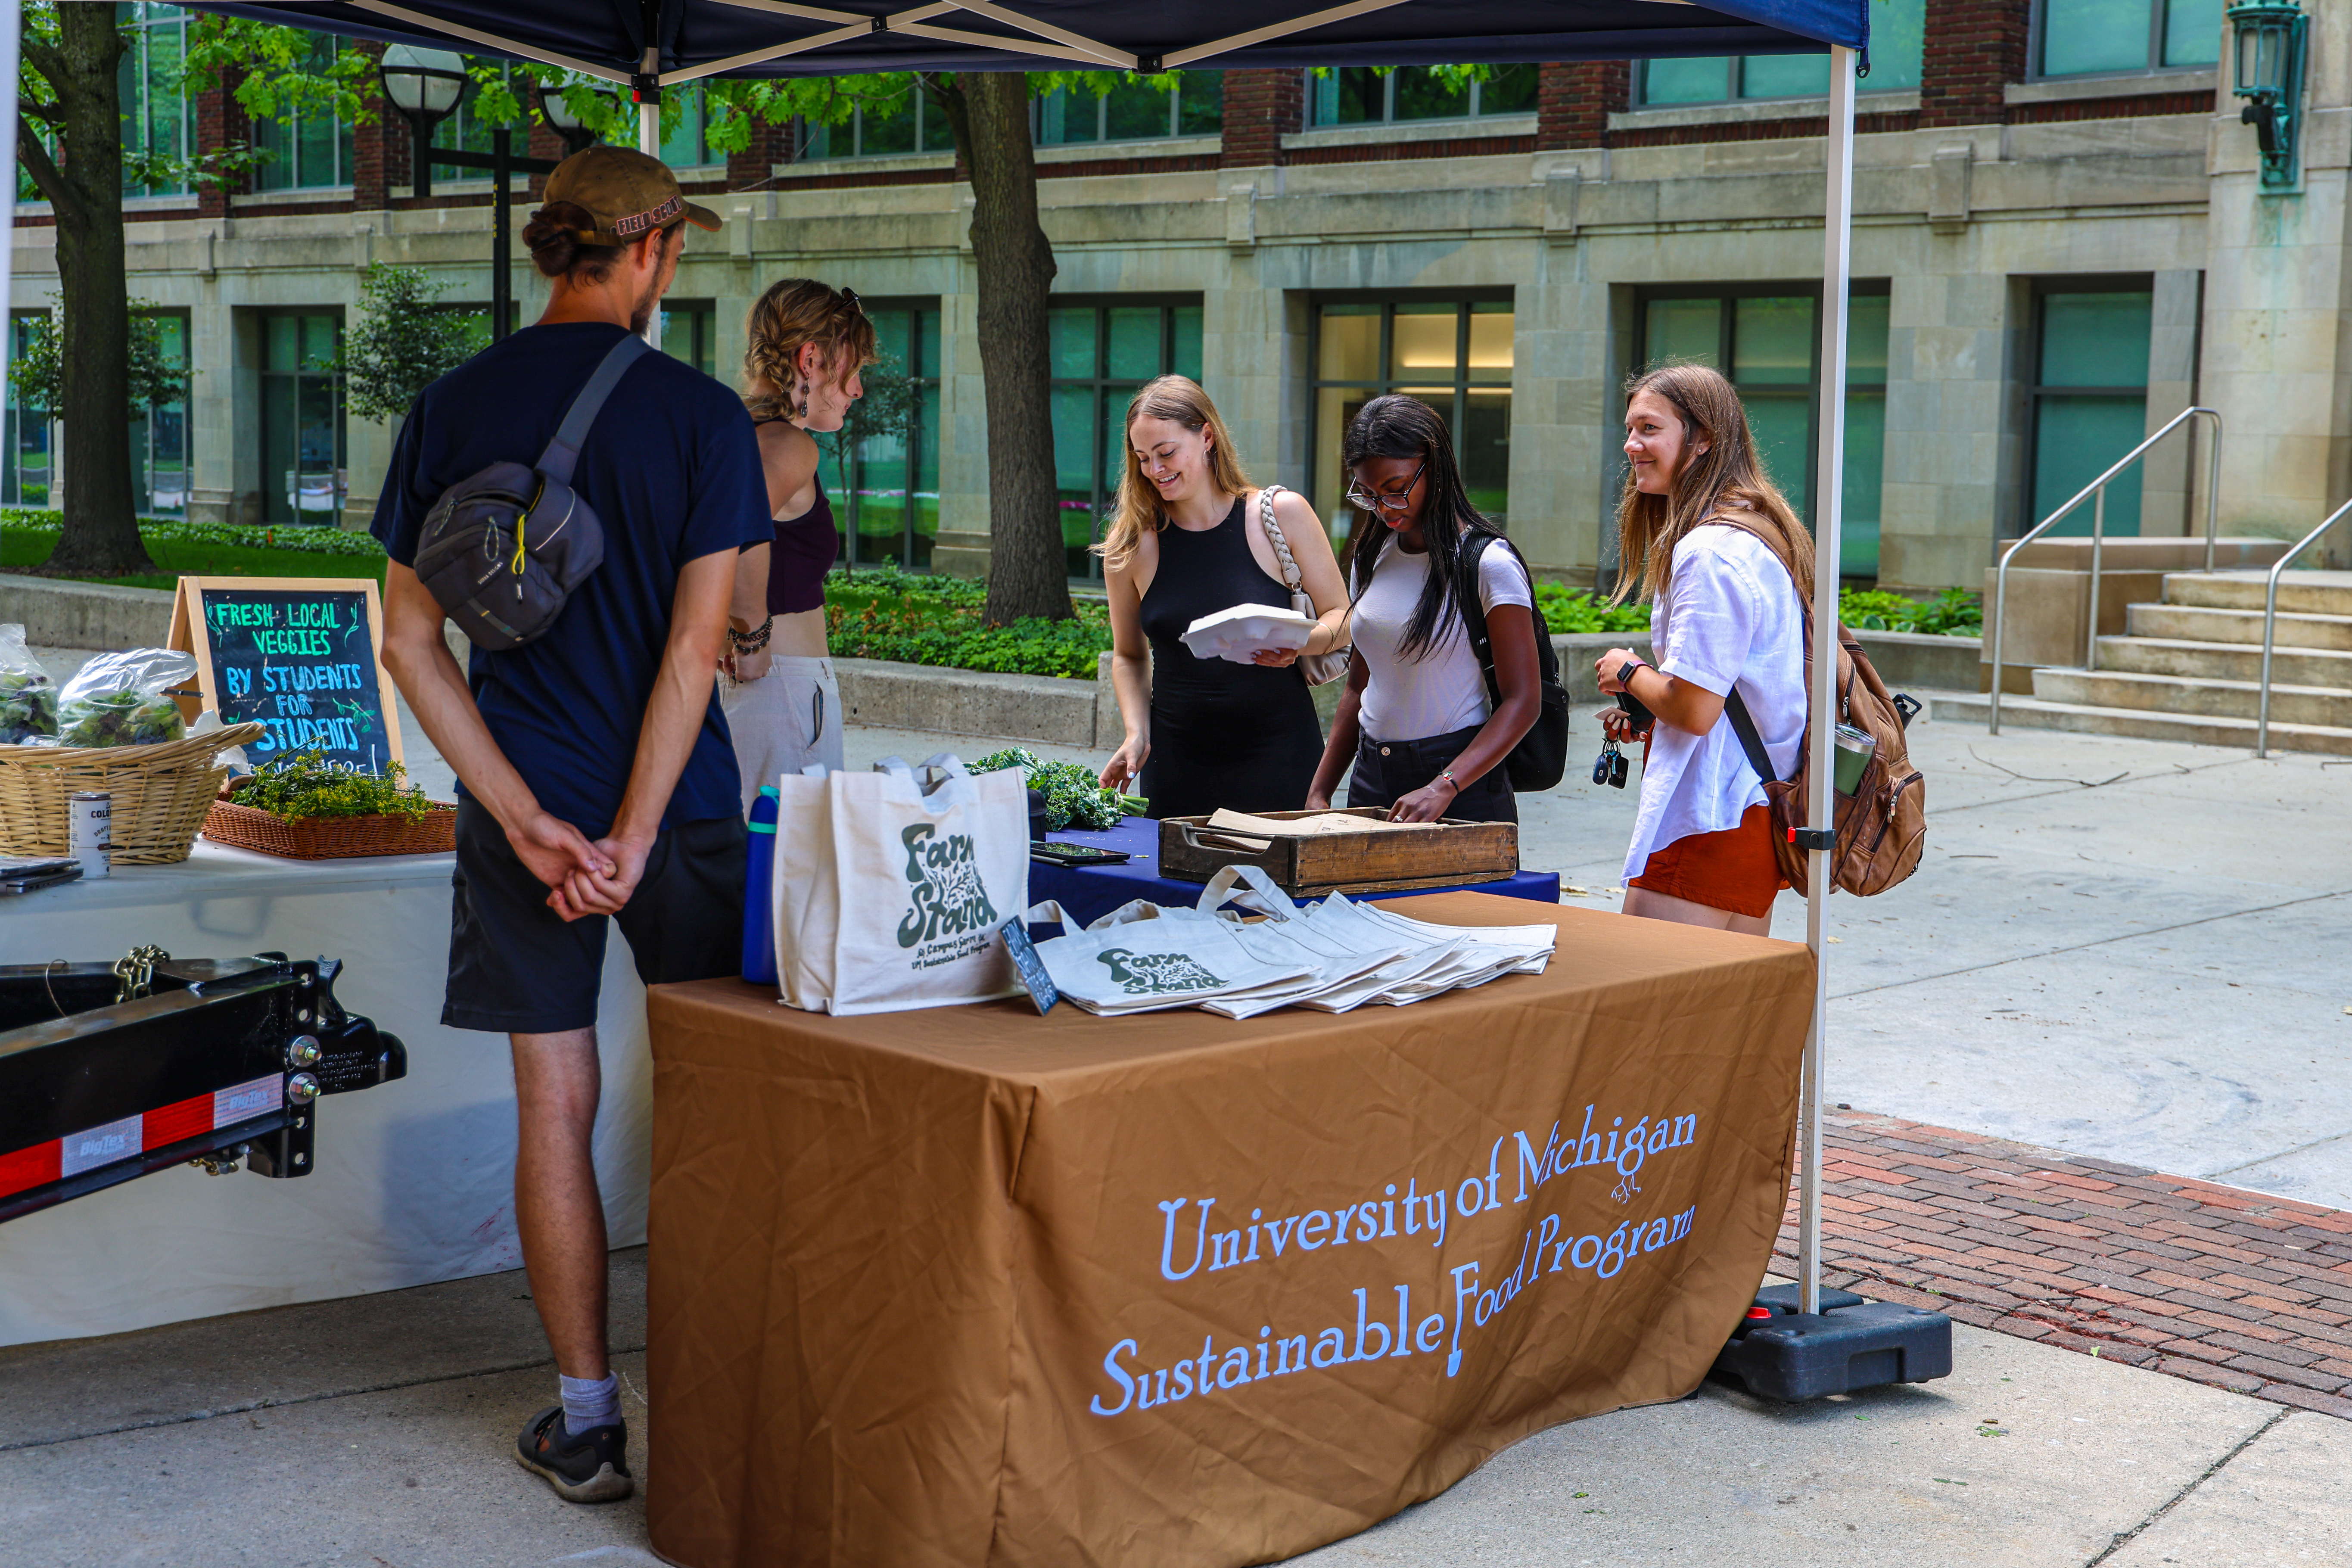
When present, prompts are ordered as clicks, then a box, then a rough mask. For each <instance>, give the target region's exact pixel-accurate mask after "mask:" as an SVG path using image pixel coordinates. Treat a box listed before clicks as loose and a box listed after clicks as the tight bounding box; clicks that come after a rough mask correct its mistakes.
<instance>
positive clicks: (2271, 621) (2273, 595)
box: [2254, 500, 2352, 757]
mask: <svg viewBox="0 0 2352 1568" xmlns="http://www.w3.org/2000/svg"><path fill="white" fill-rule="evenodd" d="M2347 512H2352V500H2347V501H2346V502H2345V503H2344V504H2343V505H2342V506H2339V507H2337V508H2336V510H2334V511H2331V512H2329V513H2328V514H2327V521H2325V522H2323V523H2321V524H2320V525H2319V526H2318V527H2317V528H2315V529H2313V530H2312V531H2310V532H2309V533H2306V534H2305V535H2304V536H2303V537H2302V538H2301V539H2299V540H2297V541H2296V542H2295V544H2294V549H2292V550H2290V551H2288V552H2286V553H2285V554H2284V555H2282V556H2280V557H2279V558H2278V559H2277V560H2276V561H2274V562H2273V563H2271V575H2270V583H2269V585H2268V586H2267V587H2266V588H2264V590H2263V691H2262V697H2261V699H2260V706H2258V707H2257V708H2256V709H2255V710H2254V711H2255V718H2254V755H2255V756H2257V757H2267V756H2269V755H2270V754H2271V647H2272V643H2273V639H2274V638H2275V637H2277V636H2278V585H2279V574H2280V573H2282V572H2284V571H2285V570H2286V569H2287V563H2289V562H2291V561H2293V560H2294V558H2295V557H2296V556H2298V555H2300V554H2302V553H2303V552H2305V551H2306V550H2308V549H2310V548H2311V547H2312V545H2313V544H2314V543H2315V542H2317V541H2318V538H2319V536H2320V535H2321V534H2323V533H2326V531H2328V530H2329V529H2331V528H2333V527H2335V526H2336V523H2337V521H2340V520H2341V519H2342V518H2343V517H2344V515H2345V514H2346V513H2347Z"/></svg>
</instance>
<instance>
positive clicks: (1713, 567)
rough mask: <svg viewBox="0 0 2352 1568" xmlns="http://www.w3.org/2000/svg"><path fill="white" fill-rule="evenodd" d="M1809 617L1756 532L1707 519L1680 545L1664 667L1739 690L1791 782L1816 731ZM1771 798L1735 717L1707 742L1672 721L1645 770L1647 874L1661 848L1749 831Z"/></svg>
mask: <svg viewBox="0 0 2352 1568" xmlns="http://www.w3.org/2000/svg"><path fill="white" fill-rule="evenodd" d="M1804 635H1805V634H1804V611H1803V608H1802V606H1801V605H1799V604H1798V602H1797V588H1796V584H1794V583H1792V582H1790V580H1789V572H1788V569H1787V568H1786V567H1784V566H1782V565H1781V564H1780V557H1779V556H1777V555H1775V554H1773V553H1772V547H1771V546H1770V545H1769V544H1766V543H1765V542H1763V541H1762V540H1760V539H1759V538H1757V537H1756V536H1755V535H1754V534H1752V533H1749V532H1748V531H1746V530H1745V529H1738V528H1727V527H1725V526H1724V525H1723V524H1721V523H1707V524H1705V525H1703V526H1701V527H1698V528H1694V529H1692V530H1691V531H1690V532H1688V533H1686V534H1685V535H1684V536H1683V541H1682V542H1681V543H1680V544H1678V545H1677V546H1675V563H1674V577H1673V580H1672V582H1671V583H1669V584H1668V585H1667V588H1666V592H1665V593H1664V594H1663V595H1660V596H1659V598H1658V599H1657V600H1656V602H1655V604H1654V607H1653V609H1652V613H1651V616H1650V646H1651V648H1652V649H1653V650H1654V654H1655V659H1654V662H1655V663H1656V665H1657V667H1658V668H1659V669H1661V670H1662V671H1664V673H1666V674H1668V675H1671V676H1673V677H1674V678H1675V679H1677V680H1687V681H1689V682H1691V684H1693V685H1694V686H1700V687H1704V688H1706V689H1707V690H1709V691H1712V692H1714V693H1715V694H1716V695H1717V696H1718V697H1727V696H1729V695H1730V693H1731V689H1732V686H1733V683H1734V682H1737V683H1738V689H1739V695H1740V699H1741V700H1743V701H1744V702H1746V703H1747V705H1748V717H1750V718H1751V719H1753V720H1755V721H1756V732H1757V733H1758V734H1759V735H1760V736H1761V737H1763V741H1764V750H1765V753H1766V754H1767V755H1768V756H1769V757H1770V758H1771V761H1772V765H1773V767H1774V769H1775V770H1776V771H1777V772H1778V773H1780V776H1781V777H1782V778H1787V777H1788V776H1789V774H1790V773H1791V772H1793V771H1794V770H1795V768H1796V765H1797V748H1798V746H1799V745H1800V744H1801V742H1802V741H1803V740H1804V735H1805V642H1804ZM1763 798H1764V781H1763V780H1762V779H1759V778H1758V777H1757V776H1756V770H1755V768H1754V767H1752V766H1750V765H1749V763H1748V754H1747V752H1744V751H1742V750H1741V749H1740V745H1739V737H1738V734H1736V733H1735V732H1734V731H1733V730H1732V728H1731V719H1730V716H1729V715H1728V714H1726V715H1725V716H1723V717H1722V718H1719V719H1717V721H1715V728H1713V729H1712V730H1709V731H1707V732H1706V734H1704V735H1694V734H1692V733H1691V732H1690V731H1687V730H1677V729H1675V727H1674V726H1673V725H1671V724H1668V723H1666V722H1665V721H1663V720H1661V721H1659V723H1658V726H1657V728H1656V729H1655V730H1654V731H1653V732H1652V736H1651V741H1650V757H1649V762H1648V764H1647V765H1646V766H1645V767H1643V770H1642V805H1641V814H1640V815H1639V816H1637V817H1635V819H1634V822H1633V846H1632V847H1631V848H1629V849H1627V850H1626V852H1625V875H1626V876H1627V877H1628V878H1633V877H1638V876H1640V875H1641V874H1642V868H1643V866H1645V865H1647V864H1648V863H1649V859H1650V856H1651V854H1652V852H1654V851H1655V850H1658V849H1663V848H1664V847H1666V846H1667V845H1669V844H1672V843H1673V842H1674V841H1675V839H1677V838H1687V837H1690V836H1691V835H1693V834H1695V833H1721V832H1723V831H1724V830H1725V829H1727V828H1732V827H1737V826H1739V818H1740V815H1741V813H1743V812H1745V811H1746V810H1747V809H1748V807H1749V806H1751V805H1756V804H1757V803H1758V802H1759V801H1761V800H1762V799H1763Z"/></svg>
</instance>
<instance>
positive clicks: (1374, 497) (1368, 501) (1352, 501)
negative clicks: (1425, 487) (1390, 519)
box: [1348, 458, 1429, 511]
mask: <svg viewBox="0 0 2352 1568" xmlns="http://www.w3.org/2000/svg"><path fill="white" fill-rule="evenodd" d="M1428 471H1429V460H1428V459H1427V458H1423V459H1422V464H1421V467H1419V468H1415V469H1414V470H1413V471H1412V478H1411V479H1407V480H1406V481H1405V483H1404V489H1401V490H1399V491H1397V492H1396V494H1394V495H1390V496H1384V495H1382V494H1381V493H1380V492H1379V491H1378V490H1373V489H1365V488H1364V483H1363V481H1362V480H1360V479H1359V480H1357V481H1356V482H1355V483H1353V484H1351V485H1349V487H1348V504H1349V506H1352V507H1354V508H1355V509H1356V510H1359V511H1370V510H1373V509H1374V508H1378V509H1379V510H1381V511H1402V510H1404V509H1405V508H1406V507H1407V506H1409V505H1411V504H1412V491H1413V487H1414V486H1415V485H1418V484H1420V483H1421V476H1422V475H1423V474H1425V473H1427V472H1428Z"/></svg>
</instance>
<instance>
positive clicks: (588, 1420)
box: [555, 1372, 621, 1433]
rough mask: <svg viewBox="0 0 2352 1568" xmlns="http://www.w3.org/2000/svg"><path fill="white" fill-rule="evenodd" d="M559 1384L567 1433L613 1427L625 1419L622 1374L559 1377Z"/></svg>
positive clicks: (557, 1378) (556, 1379)
mask: <svg viewBox="0 0 2352 1568" xmlns="http://www.w3.org/2000/svg"><path fill="white" fill-rule="evenodd" d="M555 1381H556V1382H557V1383H559V1384H562V1388H563V1429H564V1430H565V1431H567V1432H574V1433H577V1432H585V1431H587V1430H588V1429H589V1428H590V1427H591V1426H611V1425H613V1423H614V1422H615V1421H618V1420H619V1419H620V1418H621V1374H620V1373H616V1372H608V1373H605V1374H604V1376H602V1377H565V1376H564V1375H563V1374H562V1373H557V1374H556V1378H555Z"/></svg>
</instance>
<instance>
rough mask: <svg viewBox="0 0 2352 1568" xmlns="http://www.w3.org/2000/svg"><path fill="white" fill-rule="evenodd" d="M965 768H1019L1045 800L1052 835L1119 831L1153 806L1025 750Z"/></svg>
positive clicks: (1078, 769) (984, 759)
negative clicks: (1084, 830)
mask: <svg viewBox="0 0 2352 1568" xmlns="http://www.w3.org/2000/svg"><path fill="white" fill-rule="evenodd" d="M965 766H966V767H967V769H968V770H969V771H971V772H972V773H995V772H997V771H999V770H1000V769H1003V768H1019V769H1020V770H1021V771H1022V773H1024V774H1025V775H1026V776H1027V778H1028V780H1029V787H1030V788H1032V789H1034V790H1035V791H1036V792H1037V793H1038V794H1039V795H1043V796H1045V830H1046V831H1047V832H1049V833H1059V832H1060V831H1061V830H1062V829H1063V828H1065V827H1090V828H1097V829H1100V828H1105V827H1117V826H1118V823H1119V818H1121V817H1123V816H1131V815H1134V814H1136V813H1139V812H1141V811H1142V810H1144V808H1145V807H1147V806H1148V805H1150V802H1149V801H1147V800H1145V799H1144V798H1143V797H1142V796H1141V795H1121V794H1119V793H1118V791H1117V790H1110V789H1105V788H1103V786H1102V785H1101V784H1099V783H1098V782H1097V780H1096V778H1095V775H1094V774H1093V773H1089V772H1087V770H1086V769H1085V768H1083V767H1081V766H1079V765H1078V764H1077V763H1049V762H1047V761H1045V759H1044V758H1043V757H1040V756H1039V755H1037V753H1036V752H1033V751H1030V750H1029V749H1028V748H1027V747H1025V746H1007V747H1005V748H1004V750H1003V751H1001V752H990V753H989V754H988V755H986V756H984V757H982V758H981V759H980V761H978V762H976V763H966V764H965Z"/></svg>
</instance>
